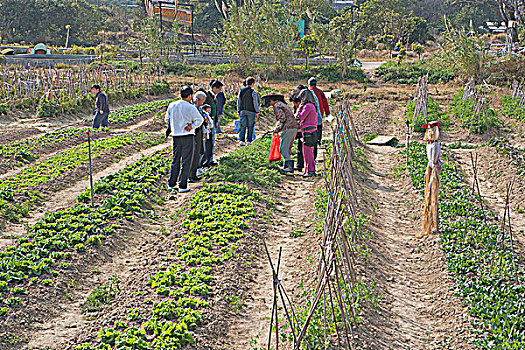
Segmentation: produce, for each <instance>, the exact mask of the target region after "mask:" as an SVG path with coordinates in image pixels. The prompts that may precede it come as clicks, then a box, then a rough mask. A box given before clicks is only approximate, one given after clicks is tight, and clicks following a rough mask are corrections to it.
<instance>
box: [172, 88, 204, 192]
mask: <svg viewBox="0 0 525 350" xmlns="http://www.w3.org/2000/svg"><path fill="white" fill-rule="evenodd" d="M180 97H181V100H180V101H176V102H172V103H171V104H170V105H169V107H168V110H167V112H166V122H167V123H169V125H170V128H171V136H172V137H173V163H171V171H170V178H169V180H168V187H169V190H170V191H173V190H175V187H176V186H177V181H178V183H179V192H181V193H183V192H188V191H189V190H190V189H189V188H188V177H189V176H190V171H191V163H192V160H193V152H194V146H193V143H194V138H195V129H196V128H198V127H200V126H201V124H202V122H203V121H204V119H203V118H202V116H201V114H200V113H199V111H198V110H197V108H196V107H195V106H194V105H192V104H191V101H192V99H193V89H192V88H191V87H189V86H184V87H182V89H181V90H180ZM181 159H182V166H181Z"/></svg>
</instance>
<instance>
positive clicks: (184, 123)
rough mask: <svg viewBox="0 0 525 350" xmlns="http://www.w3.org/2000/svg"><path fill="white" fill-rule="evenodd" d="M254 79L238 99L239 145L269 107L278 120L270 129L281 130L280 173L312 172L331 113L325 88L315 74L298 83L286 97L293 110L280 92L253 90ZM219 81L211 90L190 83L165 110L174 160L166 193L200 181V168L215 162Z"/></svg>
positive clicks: (220, 101) (247, 141) (220, 106)
mask: <svg viewBox="0 0 525 350" xmlns="http://www.w3.org/2000/svg"><path fill="white" fill-rule="evenodd" d="M254 84H255V79H254V78H252V77H248V78H247V79H246V80H245V81H244V88H242V89H241V90H240V91H239V94H238V97H237V112H238V114H239V118H240V129H239V143H240V145H241V146H245V145H250V144H251V143H252V142H253V141H254V139H255V132H254V130H255V123H256V120H257V118H258V115H259V113H260V109H261V107H270V106H271V107H273V111H274V114H275V118H276V121H277V124H276V126H275V129H274V130H273V131H274V132H276V133H280V138H281V143H280V152H281V154H282V156H283V158H284V166H283V168H281V171H282V172H284V173H293V172H294V171H295V170H298V171H300V172H303V169H304V173H303V176H305V177H311V176H315V175H316V169H315V160H316V158H317V147H318V145H320V142H321V137H322V123H323V118H325V117H326V116H328V115H330V107H329V106H328V100H327V98H326V95H325V94H324V92H323V91H322V90H321V89H319V88H318V87H317V81H316V79H315V78H310V79H309V81H308V86H304V85H299V86H297V88H295V89H294V91H293V92H292V94H291V96H290V102H292V103H293V111H292V108H290V106H288V104H287V103H286V101H285V98H284V96H283V95H279V94H269V95H266V96H263V97H262V101H261V98H260V97H259V95H258V94H257V92H256V91H255V90H254ZM222 88H223V83H222V82H220V81H219V80H213V81H212V82H211V83H210V89H209V90H208V91H206V90H205V89H199V90H198V91H196V92H194V91H193V89H192V88H191V87H189V86H184V87H183V88H182V89H181V91H180V96H181V100H179V101H176V102H172V103H171V104H170V105H169V107H168V110H167V112H166V122H167V123H168V129H167V130H166V137H168V136H169V135H171V136H172V137H173V162H172V165H171V171H170V178H169V180H168V187H169V190H170V191H174V190H176V189H177V186H178V191H179V192H187V191H189V188H188V182H190V183H191V182H197V181H200V180H201V179H200V177H199V170H200V171H203V170H204V169H205V168H207V167H211V166H214V165H216V164H217V163H216V162H215V161H214V160H213V156H214V145H215V135H216V133H217V132H218V130H219V120H220V117H221V116H222V114H223V111H224V105H225V104H226V97H225V96H224V92H223V91H222ZM296 139H297V140H298V142H297V163H296V165H295V166H294V163H295V162H294V160H292V146H293V143H294V141H295V140H296Z"/></svg>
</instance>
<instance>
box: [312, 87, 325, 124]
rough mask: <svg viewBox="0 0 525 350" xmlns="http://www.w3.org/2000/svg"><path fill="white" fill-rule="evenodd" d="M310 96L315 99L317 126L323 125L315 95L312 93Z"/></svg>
mask: <svg viewBox="0 0 525 350" xmlns="http://www.w3.org/2000/svg"><path fill="white" fill-rule="evenodd" d="M312 95H314V98H315V105H316V106H315V109H316V110H317V125H321V124H323V116H322V115H321V108H320V107H319V99H318V98H317V96H315V94H314V93H313V92H312Z"/></svg>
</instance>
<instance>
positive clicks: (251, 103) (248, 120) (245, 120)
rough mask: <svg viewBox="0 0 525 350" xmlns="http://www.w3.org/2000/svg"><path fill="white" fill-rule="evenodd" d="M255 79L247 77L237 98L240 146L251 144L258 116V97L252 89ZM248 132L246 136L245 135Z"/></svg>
mask: <svg viewBox="0 0 525 350" xmlns="http://www.w3.org/2000/svg"><path fill="white" fill-rule="evenodd" d="M254 84H255V79H254V78H252V77H248V78H247V79H246V87H244V88H242V89H241V91H239V96H238V97H237V112H238V113H239V116H240V119H241V128H240V133H239V142H240V145H241V146H244V145H246V144H248V145H250V144H251V143H252V142H253V138H254V131H255V121H256V119H257V117H258V116H259V111H260V110H259V107H260V103H259V95H258V94H257V92H256V91H255V90H254V89H253V85H254ZM246 131H248V135H246Z"/></svg>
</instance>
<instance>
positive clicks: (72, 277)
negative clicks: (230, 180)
mask: <svg viewBox="0 0 525 350" xmlns="http://www.w3.org/2000/svg"><path fill="white" fill-rule="evenodd" d="M234 144H236V142H235V141H233V140H232V139H231V138H230V137H228V136H226V137H223V138H221V140H219V142H218V143H217V155H218V156H221V155H222V154H225V153H227V152H229V151H231V149H232V148H233V147H235V146H234ZM165 147H168V144H161V145H159V146H156V147H153V148H150V149H148V150H146V151H143V152H139V153H135V154H133V155H132V156H131V157H128V158H126V159H124V160H122V161H120V162H119V163H116V164H114V165H113V166H112V167H110V168H106V169H105V170H104V171H101V172H99V173H97V174H96V176H97V177H98V178H100V177H102V176H104V175H107V174H111V173H115V172H117V171H119V170H121V169H123V168H124V167H125V166H126V165H128V164H131V163H133V162H134V161H137V160H138V159H140V158H141V157H142V156H147V155H148V154H152V153H153V152H155V151H157V150H159V149H162V148H165ZM87 186H88V182H87V181H86V180H82V181H80V182H78V183H76V184H75V186H73V187H71V188H68V189H66V190H64V191H63V192H62V193H60V192H58V193H57V195H56V196H55V198H54V199H55V200H56V202H55V204H56V203H57V202H59V203H60V205H61V206H63V207H67V206H68V205H70V204H71V203H72V201H73V200H74V198H76V196H78V195H79V194H80V193H81V192H82V191H83V190H84V189H85V188H86V187H87ZM198 188H199V186H197V187H195V188H193V190H192V191H191V192H189V193H186V194H179V195H178V196H177V197H176V200H175V201H172V202H169V203H168V204H167V205H166V206H165V207H162V208H160V207H158V206H157V208H156V209H157V210H158V211H159V212H160V213H163V214H164V216H163V220H160V221H155V220H153V221H148V220H136V221H135V222H131V223H130V222H127V223H126V224H125V225H124V226H123V227H122V228H121V229H120V230H118V232H117V233H116V235H114V236H113V237H109V238H107V239H106V240H105V241H104V242H103V244H102V245H101V246H100V247H99V248H97V249H95V250H89V251H88V252H85V253H82V254H79V255H76V254H74V256H75V257H74V258H73V261H72V262H71V264H70V265H69V267H68V268H66V269H65V270H64V271H63V272H62V273H61V274H60V275H59V276H58V277H55V278H53V281H54V283H53V286H52V287H45V286H41V285H32V286H31V285H30V286H28V288H26V289H27V290H28V295H27V296H24V297H23V299H24V300H23V301H22V304H23V305H24V307H23V308H20V309H19V310H17V311H16V312H11V313H9V316H8V317H7V318H6V319H5V320H3V322H2V327H3V328H4V326H5V328H4V329H5V331H6V333H14V334H17V335H19V336H20V337H21V339H24V342H23V343H27V347H26V348H27V349H43V348H45V349H72V348H74V347H76V345H77V344H79V343H82V342H85V341H96V335H97V333H98V331H99V330H100V327H101V326H107V325H112V324H113V322H114V321H115V320H117V319H118V320H121V319H125V314H126V312H127V309H128V308H129V307H133V306H136V305H138V304H139V303H140V300H142V299H140V300H139V299H138V298H137V294H135V292H138V291H140V292H141V293H142V292H143V293H144V295H145V297H144V298H146V296H147V295H148V290H147V289H148V288H145V286H146V285H147V280H148V279H149V277H150V275H151V274H153V273H155V272H157V271H158V270H159V269H161V268H162V267H163V266H164V267H165V266H168V265H169V264H171V263H170V259H171V257H172V252H173V251H174V249H175V246H174V244H175V242H174V240H173V238H174V237H177V236H178V235H180V230H178V229H177V227H178V226H177V222H178V221H179V217H175V218H174V219H173V222H171V220H172V219H171V218H170V216H171V215H172V214H174V213H178V214H179V215H180V213H181V212H182V210H183V209H184V208H186V207H187V200H188V199H189V198H190V197H191V195H192V194H193V193H195V190H196V189H198ZM51 205H52V204H51ZM51 208H52V207H51ZM51 208H49V209H51ZM33 220H36V218H34V219H33ZM61 271H62V270H61ZM112 275H117V276H118V278H119V280H120V281H122V283H121V289H122V291H123V292H122V293H119V295H118V298H117V299H116V301H115V303H113V304H112V305H111V308H109V307H107V308H103V309H102V310H101V311H100V312H98V313H93V314H83V313H82V307H81V306H82V304H83V303H84V302H85V299H86V297H87V296H88V295H89V293H90V292H91V291H92V290H93V289H94V288H95V287H97V286H99V285H101V284H103V283H105V282H106V281H107V280H108V279H109V277H110V276H112ZM44 277H45V276H43V278H44ZM150 294H151V296H152V297H153V296H154V295H153V294H155V293H154V291H151V293H150ZM57 305H58V306H57ZM141 305H143V304H141ZM123 315H124V316H123ZM117 316H120V317H118V318H117ZM0 348H1V347H0Z"/></svg>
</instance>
